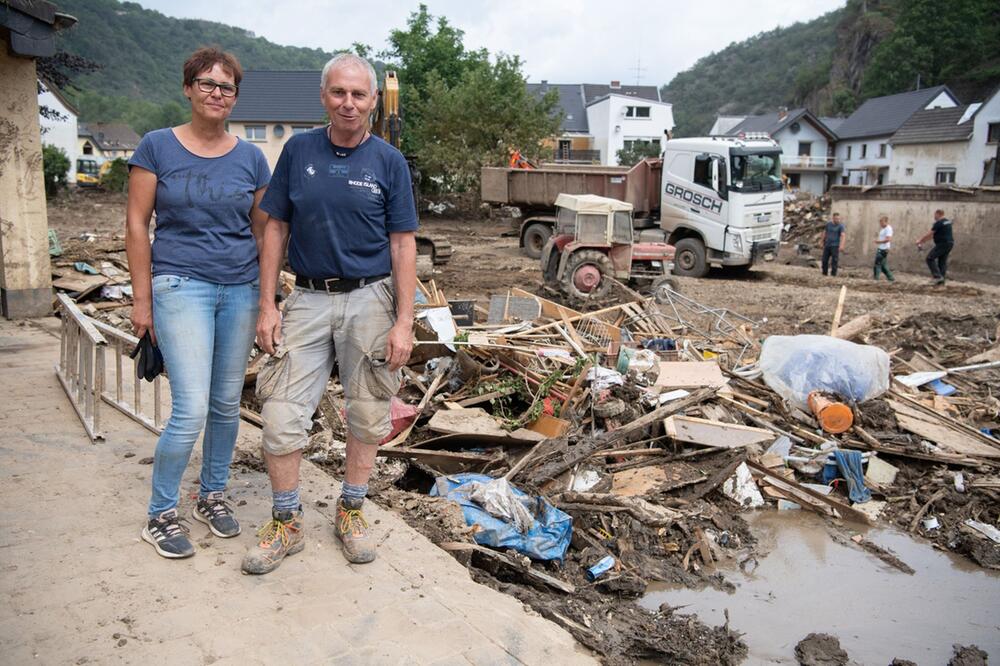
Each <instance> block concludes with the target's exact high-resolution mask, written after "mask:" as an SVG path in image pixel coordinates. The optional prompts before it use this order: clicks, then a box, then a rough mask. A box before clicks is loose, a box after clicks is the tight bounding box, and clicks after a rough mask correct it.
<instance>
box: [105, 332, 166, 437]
mask: <svg viewBox="0 0 1000 666" xmlns="http://www.w3.org/2000/svg"><path fill="white" fill-rule="evenodd" d="M93 324H94V326H95V327H96V328H97V330H98V331H100V332H101V333H103V334H104V335H106V336H107V337H108V338H110V339H111V348H112V349H114V351H115V356H114V358H115V360H114V363H115V373H114V384H115V391H114V393H111V391H101V394H100V395H101V399H102V400H104V402H106V403H108V404H109V405H111V406H112V407H114V408H115V409H117V410H118V411H120V412H121V413H122V414H124V415H125V416H127V417H129V418H130V419H132V420H133V421H135V422H136V423H138V424H140V425H141V426H143V427H145V428H146V429H147V430H150V431H152V432H154V433H156V434H157V435H159V434H160V433H161V432H163V417H162V414H163V408H162V407H161V406H160V402H161V398H162V397H163V387H162V383H161V380H162V378H163V376H164V375H163V374H162V373H161V374H159V375H157V376H156V377H155V378H154V379H153V418H150V417H149V416H147V415H146V414H144V413H143V404H142V380H141V379H140V378H139V377H137V376H136V366H137V365H138V363H139V360H138V359H135V360H133V359H128V362H126V360H125V359H126V358H127V357H128V355H129V354H131V353H132V350H133V349H135V346H136V345H137V344H139V338H137V337H135V336H134V335H131V334H129V333H126V332H124V331H120V330H118V329H117V328H115V327H114V326H109V325H108V324H105V323H103V322H99V321H94V322H93ZM126 368H128V369H129V370H127V371H126ZM129 376H131V378H132V395H131V396H130V397H131V399H132V400H131V402H129V400H128V399H127V397H128V396H126V395H125V393H126V392H125V383H126V381H128V377H129Z"/></svg>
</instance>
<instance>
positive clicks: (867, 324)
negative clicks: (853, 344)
mask: <svg viewBox="0 0 1000 666" xmlns="http://www.w3.org/2000/svg"><path fill="white" fill-rule="evenodd" d="M872 322H873V320H872V316H871V315H870V314H863V315H861V316H860V317H855V318H854V319H852V320H851V321H849V322H847V323H846V324H844V325H843V326H838V327H837V328H836V329H835V330H834V331H833V337H835V338H840V339H841V340H853V339H854V338H856V337H858V336H859V335H861V334H862V333H864V332H865V331H867V330H868V329H869V328H871V327H872Z"/></svg>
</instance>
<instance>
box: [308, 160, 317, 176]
mask: <svg viewBox="0 0 1000 666" xmlns="http://www.w3.org/2000/svg"><path fill="white" fill-rule="evenodd" d="M306 175H307V176H309V177H310V178H312V177H313V176H315V175H316V167H314V166H313V165H312V162H310V163H309V164H307V165H306Z"/></svg>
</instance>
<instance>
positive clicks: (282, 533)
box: [257, 519, 292, 548]
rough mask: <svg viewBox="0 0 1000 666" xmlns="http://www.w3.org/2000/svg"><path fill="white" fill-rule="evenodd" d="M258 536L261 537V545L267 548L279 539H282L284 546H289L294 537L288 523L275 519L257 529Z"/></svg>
mask: <svg viewBox="0 0 1000 666" xmlns="http://www.w3.org/2000/svg"><path fill="white" fill-rule="evenodd" d="M257 536H258V537H260V539H261V542H260V545H262V546H264V547H265V548H266V547H268V546H270V545H271V544H273V543H274V542H275V541H276V540H278V539H281V545H282V546H287V545H288V542H289V541H291V539H292V537H291V535H290V534H289V533H288V524H287V523H283V522H281V521H280V520H273V519H272V520H271V521H270V522H269V523H267V524H266V525H264V527H262V528H260V529H259V530H258V531H257Z"/></svg>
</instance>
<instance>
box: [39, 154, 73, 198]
mask: <svg viewBox="0 0 1000 666" xmlns="http://www.w3.org/2000/svg"><path fill="white" fill-rule="evenodd" d="M69 166H70V165H69V157H67V156H66V151H65V150H63V149H62V148H59V147H57V146H51V145H48V144H45V145H43V146H42V173H43V175H44V177H45V198H46V199H52V198H54V197H55V196H56V195H57V194H58V193H59V190H61V189H63V188H64V187H66V182H67V179H66V175H67V174H68V173H69Z"/></svg>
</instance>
